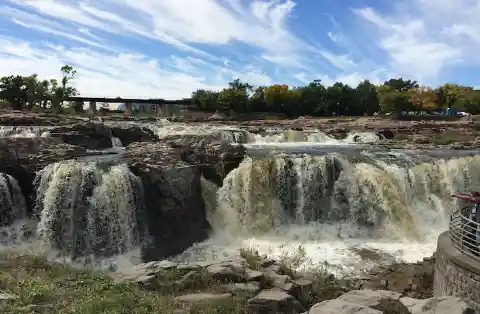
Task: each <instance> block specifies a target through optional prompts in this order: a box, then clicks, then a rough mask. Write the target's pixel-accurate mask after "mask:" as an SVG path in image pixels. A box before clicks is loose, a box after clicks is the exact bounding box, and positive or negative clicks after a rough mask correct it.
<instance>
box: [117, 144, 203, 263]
mask: <svg viewBox="0 0 480 314" xmlns="http://www.w3.org/2000/svg"><path fill="white" fill-rule="evenodd" d="M123 160H124V161H125V162H127V163H128V164H129V166H130V169H131V171H132V172H133V173H134V174H135V175H137V176H138V177H140V178H141V180H142V183H143V187H144V191H145V195H144V198H145V200H144V203H145V211H146V215H145V218H144V223H146V225H147V229H148V234H149V237H148V238H147V239H145V241H144V245H143V250H142V257H143V259H144V260H147V261H149V260H158V259H162V258H166V257H169V256H172V255H175V254H179V253H181V252H183V251H184V250H185V249H187V248H188V247H190V246H191V245H192V244H193V243H195V242H199V241H203V240H205V239H206V238H207V236H208V232H209V229H210V225H209V224H208V222H207V220H206V214H205V204H204V201H203V198H202V190H201V183H200V176H201V173H200V170H199V168H198V167H197V166H192V165H189V164H187V163H185V162H184V161H182V159H181V156H180V153H179V151H178V150H176V149H173V148H172V147H170V146H167V145H165V144H161V143H146V142H145V143H133V144H131V145H129V146H128V147H127V148H126V152H125V155H124V157H123Z"/></svg>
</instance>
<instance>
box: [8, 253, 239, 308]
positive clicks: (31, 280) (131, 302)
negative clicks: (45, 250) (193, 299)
mask: <svg viewBox="0 0 480 314" xmlns="http://www.w3.org/2000/svg"><path fill="white" fill-rule="evenodd" d="M164 276H166V277H168V276H171V277H172V279H173V277H176V274H164ZM164 279H165V278H164ZM191 282H199V283H198V284H196V285H195V284H193V285H188V284H187V285H186V288H185V287H184V288H181V289H173V290H169V291H149V290H145V289H143V288H141V287H140V286H139V285H137V284H135V283H130V282H123V283H116V282H114V280H113V279H112V278H111V277H109V276H107V275H106V274H105V273H102V272H96V271H91V270H86V269H77V268H73V267H71V266H68V265H65V264H62V263H53V262H49V261H47V260H46V258H45V257H43V256H33V255H28V256H22V255H13V254H7V253H4V254H1V255H0V291H2V292H5V293H8V294H12V295H15V296H17V298H16V299H12V300H9V301H4V302H0V313H5V314H10V313H12V314H14V313H15V314H23V313H25V314H27V313H28V314H30V313H36V312H41V313H62V314H63V313H65V314H67V313H72V314H74V313H78V314H80V313H81V314H88V313H91V314H99V313H108V314H120V313H122V314H123V313H125V314H127V313H128V314H137V313H138V314H139V313H145V314H147V313H148V314H152V313H165V314H169V313H179V312H178V311H181V310H186V311H187V313H199V314H201V313H205V314H207V313H209V314H210V313H219V314H220V313H237V314H243V313H249V312H248V310H247V307H246V304H245V301H244V300H239V299H236V298H232V299H229V300H225V301H218V302H202V303H196V304H194V305H192V304H185V303H180V302H176V301H175V300H174V297H175V295H180V294H183V293H180V292H187V291H196V290H198V289H203V288H205V285H213V284H214V283H212V282H211V281H209V279H208V278H205V280H203V281H202V280H200V281H198V280H197V279H193V278H192V281H191ZM191 282H190V283H191Z"/></svg>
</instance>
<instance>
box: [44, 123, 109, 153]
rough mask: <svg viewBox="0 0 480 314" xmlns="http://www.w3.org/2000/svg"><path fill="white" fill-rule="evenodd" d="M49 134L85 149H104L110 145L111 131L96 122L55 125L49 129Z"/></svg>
mask: <svg viewBox="0 0 480 314" xmlns="http://www.w3.org/2000/svg"><path fill="white" fill-rule="evenodd" d="M50 136H51V137H58V138H61V139H62V141H63V142H64V143H67V144H71V145H77V146H80V147H84V148H86V149H105V148H111V147H112V132H111V130H110V128H109V127H107V126H106V125H104V124H103V123H98V122H86V123H78V124H74V125H69V126H61V127H55V128H53V129H51V130H50Z"/></svg>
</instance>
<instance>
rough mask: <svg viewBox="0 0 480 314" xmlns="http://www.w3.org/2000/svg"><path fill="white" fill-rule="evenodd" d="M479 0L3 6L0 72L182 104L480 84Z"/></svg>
mask: <svg viewBox="0 0 480 314" xmlns="http://www.w3.org/2000/svg"><path fill="white" fill-rule="evenodd" d="M478 16H480V0H396V1H387V0H295V1H292V0H0V76H5V75H12V74H13V75H16V74H19V75H30V74H32V73H37V74H38V75H39V77H41V78H47V79H49V78H54V77H57V78H58V77H60V68H61V66H62V65H64V64H69V65H72V66H73V67H74V68H75V69H76V70H77V77H76V79H75V82H74V85H75V87H76V88H77V89H78V90H79V92H80V94H81V95H83V96H99V97H117V96H120V97H141V98H165V99H179V98H184V97H189V96H190V95H191V93H192V92H193V91H195V90H197V89H214V90H220V89H222V88H224V87H226V85H227V84H228V82H229V81H231V80H233V79H236V78H239V79H241V80H242V81H246V82H249V83H250V84H251V85H254V86H261V85H269V84H275V83H281V84H289V85H292V86H300V85H305V84H308V83H309V82H311V81H313V80H314V79H320V80H322V81H323V83H324V84H325V85H332V84H333V83H334V82H336V81H340V82H343V83H345V84H349V85H350V86H352V87H355V86H356V85H357V84H358V83H359V82H360V81H362V80H364V79H369V80H370V81H372V82H373V83H375V84H379V83H382V82H383V81H385V80H386V79H388V78H392V77H404V78H409V79H415V80H418V81H419V82H421V83H422V84H425V85H430V86H436V85H440V84H443V83H445V82H451V83H459V84H468V85H471V86H475V87H478V86H480V77H479V76H478V75H476V74H477V73H479V69H480V53H479V52H478V51H479V48H480V19H479V18H478Z"/></svg>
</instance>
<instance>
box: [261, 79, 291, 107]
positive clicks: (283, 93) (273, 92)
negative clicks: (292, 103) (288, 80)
mask: <svg viewBox="0 0 480 314" xmlns="http://www.w3.org/2000/svg"><path fill="white" fill-rule="evenodd" d="M289 96H290V92H289V90H288V85H280V84H275V85H272V86H268V87H266V88H265V90H264V94H263V97H264V101H265V104H266V106H267V110H268V111H270V112H284V111H285V110H284V107H285V105H286V103H287V102H288V101H289Z"/></svg>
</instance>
